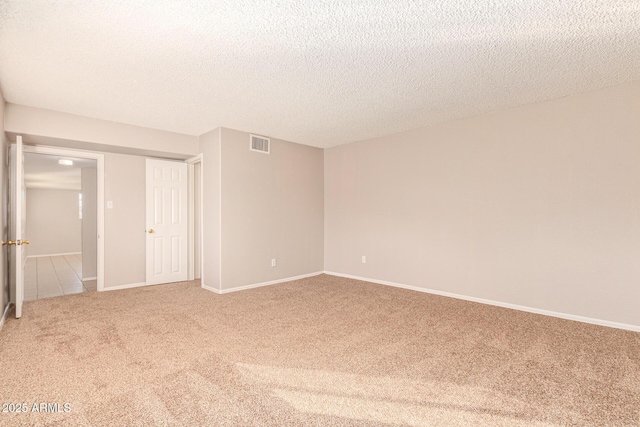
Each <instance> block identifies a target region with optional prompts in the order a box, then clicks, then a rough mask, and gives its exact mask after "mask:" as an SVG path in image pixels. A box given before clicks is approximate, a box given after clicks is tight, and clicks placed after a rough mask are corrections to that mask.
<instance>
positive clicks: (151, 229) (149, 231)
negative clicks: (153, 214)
mask: <svg viewBox="0 0 640 427" xmlns="http://www.w3.org/2000/svg"><path fill="white" fill-rule="evenodd" d="M147 233H155V231H153V228H150V229H149V230H147Z"/></svg>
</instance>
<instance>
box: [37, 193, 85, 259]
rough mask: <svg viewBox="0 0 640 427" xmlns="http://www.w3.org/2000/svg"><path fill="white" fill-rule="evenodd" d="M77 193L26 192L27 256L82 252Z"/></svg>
mask: <svg viewBox="0 0 640 427" xmlns="http://www.w3.org/2000/svg"><path fill="white" fill-rule="evenodd" d="M79 193H80V192H79V191H76V190H53V189H39V188H27V238H28V239H29V241H30V244H29V247H28V251H27V255H28V256H38V255H56V254H67V253H77V252H81V251H82V237H81V230H82V221H81V220H80V212H79V205H78V194H79Z"/></svg>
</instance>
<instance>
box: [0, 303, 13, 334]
mask: <svg viewBox="0 0 640 427" xmlns="http://www.w3.org/2000/svg"><path fill="white" fill-rule="evenodd" d="M11 307H13V304H11V303H9V304H7V306H6V307H5V308H4V313H2V318H0V331H2V327H3V326H4V322H5V320H7V317H9V311H11Z"/></svg>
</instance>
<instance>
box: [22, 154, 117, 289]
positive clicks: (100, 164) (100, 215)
mask: <svg viewBox="0 0 640 427" xmlns="http://www.w3.org/2000/svg"><path fill="white" fill-rule="evenodd" d="M23 152H24V153H33V154H44V155H49V156H62V157H77V158H80V159H89V160H96V169H97V175H98V182H97V187H98V188H97V190H98V191H97V199H98V200H97V205H98V206H97V218H96V222H97V228H98V248H97V276H96V280H97V282H98V283H97V290H98V292H102V291H104V154H103V153H97V152H94V151H84V150H69V149H66V148H58V147H48V146H41V145H24V146H23ZM27 221H28V220H27Z"/></svg>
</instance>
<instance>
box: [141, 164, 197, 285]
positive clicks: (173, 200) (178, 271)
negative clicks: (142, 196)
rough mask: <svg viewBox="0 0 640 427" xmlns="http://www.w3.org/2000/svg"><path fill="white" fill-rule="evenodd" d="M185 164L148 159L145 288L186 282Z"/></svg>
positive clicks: (186, 219) (186, 218)
mask: <svg viewBox="0 0 640 427" xmlns="http://www.w3.org/2000/svg"><path fill="white" fill-rule="evenodd" d="M187 221H188V217H187V164H186V163H180V162H172V161H167V160H155V159H147V229H146V233H147V284H148V285H157V284H159V283H170V282H180V281H184V280H187V250H188V246H187V243H188V242H187V227H188V222H187Z"/></svg>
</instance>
